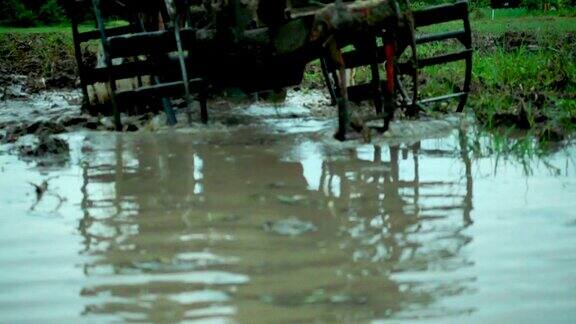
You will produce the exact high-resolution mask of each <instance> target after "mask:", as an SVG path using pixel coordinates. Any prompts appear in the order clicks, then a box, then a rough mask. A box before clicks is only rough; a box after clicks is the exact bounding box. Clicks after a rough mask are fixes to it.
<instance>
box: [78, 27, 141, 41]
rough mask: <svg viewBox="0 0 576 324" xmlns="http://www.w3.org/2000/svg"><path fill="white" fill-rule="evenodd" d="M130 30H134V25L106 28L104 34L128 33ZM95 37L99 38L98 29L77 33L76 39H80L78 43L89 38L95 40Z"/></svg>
mask: <svg viewBox="0 0 576 324" xmlns="http://www.w3.org/2000/svg"><path fill="white" fill-rule="evenodd" d="M132 32H134V27H132V26H129V25H128V26H120V27H114V28H108V29H106V35H107V36H108V37H110V36H118V35H124V34H129V33H132ZM95 39H100V31H99V30H91V31H87V32H81V33H79V34H78V41H80V43H85V42H87V41H91V40H95Z"/></svg>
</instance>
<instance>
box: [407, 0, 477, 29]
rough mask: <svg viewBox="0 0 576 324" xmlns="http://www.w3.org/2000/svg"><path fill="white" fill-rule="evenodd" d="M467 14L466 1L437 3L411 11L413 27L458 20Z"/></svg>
mask: <svg viewBox="0 0 576 324" xmlns="http://www.w3.org/2000/svg"><path fill="white" fill-rule="evenodd" d="M467 14H468V2H467V1H460V2H456V3H454V4H447V5H439V6H434V7H430V8H426V9H420V10H415V11H414V12H413V16H414V23H415V27H424V26H430V25H435V24H441V23H445V22H449V21H454V20H460V19H462V18H464V16H466V15H467Z"/></svg>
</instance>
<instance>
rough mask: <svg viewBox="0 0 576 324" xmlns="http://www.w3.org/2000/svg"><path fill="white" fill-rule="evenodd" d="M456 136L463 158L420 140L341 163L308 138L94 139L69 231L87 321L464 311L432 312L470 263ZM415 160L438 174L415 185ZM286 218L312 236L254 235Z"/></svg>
mask: <svg viewBox="0 0 576 324" xmlns="http://www.w3.org/2000/svg"><path fill="white" fill-rule="evenodd" d="M458 138H459V142H458V141H456V142H455V143H457V144H458V143H459V144H460V147H446V145H447V144H446V142H448V144H453V142H451V141H444V142H443V141H435V140H429V141H424V142H422V143H421V142H418V143H415V144H412V145H401V146H390V147H381V146H364V147H360V148H358V149H353V150H349V151H346V150H343V151H338V152H336V153H334V152H331V151H330V149H328V148H324V147H322V146H320V145H318V144H311V143H308V142H304V143H298V142H295V143H294V144H293V145H292V147H293V149H288V150H286V149H283V148H285V147H289V145H285V146H283V147H274V146H272V147H267V146H261V145H226V144H223V145H196V144H193V143H192V142H191V141H190V139H189V138H188V137H187V136H174V134H172V135H140V136H138V137H135V138H128V137H123V136H117V137H116V141H115V142H114V143H107V142H102V143H96V144H95V145H97V146H98V147H99V149H98V151H97V152H98V153H92V154H88V156H87V157H86V160H85V163H84V164H83V178H84V182H83V185H82V189H81V191H82V195H83V199H82V202H81V207H82V211H83V213H84V214H83V217H82V219H81V221H80V222H79V226H78V230H79V231H80V233H81V234H82V237H83V252H82V253H83V254H84V255H85V256H87V257H88V258H87V259H86V260H87V261H86V262H85V263H84V265H83V270H84V273H85V275H86V276H87V277H88V278H89V279H90V280H88V281H87V284H86V285H85V287H84V289H83V290H82V292H81V294H82V296H83V298H86V299H87V300H89V303H90V305H89V306H87V307H86V308H85V310H84V315H86V316H89V317H90V316H111V318H112V319H122V320H126V321H132V320H134V321H154V322H171V321H177V320H183V319H189V320H194V319H207V318H211V319H215V320H219V319H221V320H226V319H237V320H240V321H251V320H254V316H255V315H256V314H257V316H259V317H261V318H262V319H263V320H264V321H266V320H273V319H277V320H284V321H310V320H326V321H329V320H356V319H371V318H389V317H407V318H412V317H434V316H445V315H450V314H459V313H470V312H473V311H474V310H473V309H469V308H460V309H458V308H454V307H444V306H442V305H441V303H440V301H441V299H442V298H443V297H447V296H453V295H458V294H464V293H467V292H469V289H470V287H469V284H470V282H471V280H473V278H462V277H456V276H455V277H451V276H450V273H452V272H454V271H457V270H458V269H462V268H465V267H467V266H469V265H470V264H471V261H470V260H468V259H467V257H466V254H463V253H461V251H462V248H463V247H464V246H466V245H467V244H468V243H469V242H470V241H471V238H470V237H469V236H468V235H467V234H466V233H465V231H464V230H465V229H466V228H467V227H468V226H470V225H471V224H472V218H471V211H472V193H473V184H472V175H471V168H472V163H471V161H470V159H469V154H468V152H467V147H466V145H465V143H466V142H467V141H466V139H465V134H464V133H462V132H461V133H459V134H458ZM100 147H102V148H103V149H100ZM421 157H426V159H425V162H423V161H421ZM455 158H457V159H456V160H455ZM455 161H458V162H455ZM423 163H427V164H429V168H431V169H433V170H434V172H426V175H425V176H424V175H423V173H422V172H421V168H422V164H423ZM293 216H295V217H298V219H300V220H302V221H307V222H312V223H314V224H315V225H316V227H317V229H318V231H317V232H315V233H307V234H303V235H301V236H297V237H285V236H281V235H277V234H274V233H269V232H265V231H264V230H263V229H262V224H264V223H265V222H267V221H270V220H279V219H284V218H288V217H293ZM423 273H427V274H428V276H424V277H423V278H426V279H423V278H421V277H418V276H417V275H416V274H421V275H422V274H423ZM342 306H346V307H342Z"/></svg>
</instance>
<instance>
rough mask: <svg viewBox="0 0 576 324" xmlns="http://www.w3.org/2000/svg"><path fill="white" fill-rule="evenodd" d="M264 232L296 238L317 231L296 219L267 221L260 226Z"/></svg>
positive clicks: (311, 225) (307, 223)
mask: <svg viewBox="0 0 576 324" xmlns="http://www.w3.org/2000/svg"><path fill="white" fill-rule="evenodd" d="M262 228H263V229H264V231H266V232H269V233H274V234H278V235H283V236H298V235H302V234H304V233H308V232H316V231H317V230H318V229H317V228H316V226H315V225H314V224H312V223H310V222H306V221H302V220H300V219H298V218H296V217H290V218H286V219H281V220H278V221H268V222H266V223H264V225H262Z"/></svg>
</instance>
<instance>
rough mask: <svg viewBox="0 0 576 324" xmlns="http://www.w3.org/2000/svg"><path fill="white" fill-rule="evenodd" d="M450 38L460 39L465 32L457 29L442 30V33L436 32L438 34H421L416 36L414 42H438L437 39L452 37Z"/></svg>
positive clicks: (463, 37)
mask: <svg viewBox="0 0 576 324" xmlns="http://www.w3.org/2000/svg"><path fill="white" fill-rule="evenodd" d="M452 38H455V39H458V40H460V41H462V40H464V39H465V38H466V32H465V31H463V30H459V31H450V32H444V33H438V34H429V35H423V36H419V37H417V38H416V44H425V43H432V42H438V41H443V40H447V39H452Z"/></svg>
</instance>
